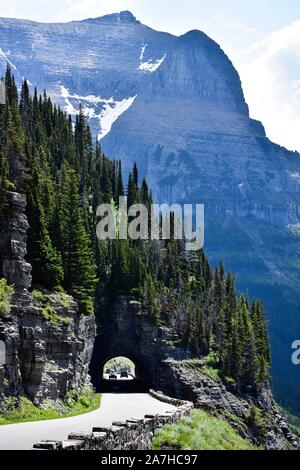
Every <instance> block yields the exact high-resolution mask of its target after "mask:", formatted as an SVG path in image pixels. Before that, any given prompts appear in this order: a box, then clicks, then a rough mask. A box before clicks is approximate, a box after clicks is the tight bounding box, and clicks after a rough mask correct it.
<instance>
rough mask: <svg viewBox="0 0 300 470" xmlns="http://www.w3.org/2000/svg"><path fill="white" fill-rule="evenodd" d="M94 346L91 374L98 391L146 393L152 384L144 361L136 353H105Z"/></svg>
mask: <svg viewBox="0 0 300 470" xmlns="http://www.w3.org/2000/svg"><path fill="white" fill-rule="evenodd" d="M97 343H98V342H97V338H96V344H95V346H94V354H93V357H92V361H91V363H90V376H91V379H92V384H93V387H94V388H95V389H96V391H97V392H100V393H102V392H116V393H118V392H119V393H131V392H132V393H139V392H141V393H144V392H147V391H148V390H149V389H150V388H151V387H152V384H151V383H150V379H149V373H148V371H147V368H146V367H145V365H144V363H143V361H142V360H141V358H140V357H139V356H135V355H134V354H126V353H125V354H124V353H123V354H122V352H119V354H118V352H116V355H113V354H105V352H104V351H103V349H102V348H101V349H100V350H99V349H98V348H97Z"/></svg>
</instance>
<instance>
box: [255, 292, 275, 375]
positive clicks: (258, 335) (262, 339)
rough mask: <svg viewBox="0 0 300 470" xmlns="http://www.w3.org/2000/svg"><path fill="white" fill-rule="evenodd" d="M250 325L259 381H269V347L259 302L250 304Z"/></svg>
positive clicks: (261, 306)
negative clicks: (254, 342)
mask: <svg viewBox="0 0 300 470" xmlns="http://www.w3.org/2000/svg"><path fill="white" fill-rule="evenodd" d="M252 323H253V330H254V336H255V339H256V347H257V354H258V363H259V377H260V380H261V381H266V380H269V378H270V376H269V372H268V371H269V369H270V363H271V355H270V346H269V340H268V332H267V325H266V320H265V314H264V310H263V305H262V303H261V302H260V301H259V300H255V301H253V304H252Z"/></svg>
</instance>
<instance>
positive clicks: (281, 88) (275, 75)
mask: <svg viewBox="0 0 300 470" xmlns="http://www.w3.org/2000/svg"><path fill="white" fill-rule="evenodd" d="M239 71H240V74H241V78H242V82H243V87H244V91H245V95H246V99H247V101H248V103H249V105H250V112H251V115H252V117H254V118H256V119H259V120H261V121H262V122H263V124H264V125H265V127H266V131H267V134H268V137H270V138H271V139H272V140H273V141H275V142H277V143H279V144H281V145H284V146H286V147H288V148H290V149H292V150H300V132H299V129H300V112H299V111H300V20H299V21H296V22H294V23H292V24H290V25H288V26H286V27H285V28H283V29H281V30H279V31H276V32H274V33H272V34H271V35H269V36H267V38H266V39H265V40H264V41H262V42H260V43H257V44H255V45H254V46H252V47H251V48H249V49H248V50H247V51H246V54H245V58H244V62H243V64H241V65H240V67H239Z"/></svg>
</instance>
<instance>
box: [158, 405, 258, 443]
mask: <svg viewBox="0 0 300 470" xmlns="http://www.w3.org/2000/svg"><path fill="white" fill-rule="evenodd" d="M152 444H153V449H154V450H167V449H170V450H256V448H255V447H254V446H253V445H252V444H251V443H249V442H248V441H246V440H245V439H242V438H241V437H240V436H239V435H238V434H237V433H236V431H235V430H234V429H233V428H232V427H231V426H230V425H229V424H227V423H225V422H224V421H222V420H220V419H218V418H215V417H213V416H211V415H210V414H209V413H207V412H205V411H201V410H194V411H192V412H191V414H190V415H189V416H188V417H185V418H183V419H182V420H180V421H179V422H178V423H176V424H172V425H167V426H165V427H163V428H162V429H159V430H158V431H156V433H155V436H154V438H153V443H152Z"/></svg>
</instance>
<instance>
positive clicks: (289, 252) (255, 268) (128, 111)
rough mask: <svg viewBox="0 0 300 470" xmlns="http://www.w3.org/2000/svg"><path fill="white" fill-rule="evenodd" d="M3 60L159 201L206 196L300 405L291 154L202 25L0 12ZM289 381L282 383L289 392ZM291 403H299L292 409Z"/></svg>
mask: <svg viewBox="0 0 300 470" xmlns="http://www.w3.org/2000/svg"><path fill="white" fill-rule="evenodd" d="M0 47H1V50H0V52H1V53H0V67H1V68H2V70H4V68H5V66H6V63H7V62H9V63H10V64H11V66H12V68H13V71H14V74H15V75H16V78H17V80H18V81H20V80H21V79H22V77H27V78H28V79H29V80H30V82H31V83H32V84H34V85H37V86H38V88H39V90H40V91H43V90H44V89H47V90H48V91H49V92H50V94H51V95H52V97H53V98H54V99H55V100H56V102H57V103H58V104H59V105H61V106H63V107H64V108H65V109H66V110H67V112H69V113H71V114H72V115H75V114H76V112H77V110H78V106H79V103H80V102H82V103H83V105H84V106H85V113H86V116H87V117H88V118H89V120H90V124H91V126H92V129H93V131H94V134H95V135H96V134H99V137H100V139H101V143H102V144H103V147H104V150H105V152H106V153H107V154H108V155H111V156H113V157H116V158H121V159H122V162H123V168H124V169H125V171H126V172H128V170H129V168H131V166H132V164H133V162H134V161H137V162H138V164H139V168H140V172H141V176H142V175H143V176H147V178H148V180H149V183H150V185H151V188H152V189H153V190H154V193H155V198H156V201H159V202H175V201H178V202H187V203H195V202H196V203H204V204H205V217H206V219H205V221H206V223H205V243H206V246H205V248H206V252H207V254H208V256H209V259H210V261H211V262H212V263H217V262H219V260H220V259H222V260H223V261H224V262H225V264H226V267H227V268H228V269H230V270H232V271H233V272H234V273H235V275H236V280H237V284H238V287H239V288H240V289H241V290H243V291H248V292H249V294H250V296H252V297H254V296H257V297H261V298H262V299H263V301H264V303H265V305H266V307H267V311H268V315H269V318H270V333H271V340H272V345H273V354H272V355H273V378H274V380H273V386H274V389H275V390H276V392H277V396H278V397H280V398H281V399H282V400H283V401H285V402H286V403H287V402H288V399H289V404H293V405H294V407H295V408H296V407H297V406H298V407H299V394H298V387H297V383H299V380H300V369H299V367H298V368H297V367H295V366H293V365H292V362H291V344H292V342H293V341H294V340H295V339H297V337H299V320H298V318H299V315H298V314H299V309H300V303H299V299H300V296H299V290H300V288H299V260H300V252H299V234H300V230H299V226H300V220H299V219H300V215H299V214H300V212H299V209H300V191H299V189H300V159H299V154H298V153H296V152H289V151H288V150H286V149H284V148H281V147H280V146H278V145H275V144H273V143H272V142H270V141H269V140H268V138H267V137H266V135H265V131H264V128H263V125H262V124H261V123H259V122H257V121H254V120H253V119H250V117H249V110H248V106H247V104H246V102H245V99H244V95H243V91H242V87H241V82H240V79H239V76H238V73H237V72H236V70H235V69H234V67H233V65H232V63H231V62H230V60H229V58H228V57H227V56H226V55H225V53H224V52H223V51H222V49H221V48H220V47H219V46H218V45H217V44H216V43H215V42H214V41H213V40H211V39H210V38H208V37H207V36H206V35H205V34H204V33H202V32H200V31H190V32H189V33H187V34H185V35H183V36H181V37H175V36H172V35H170V34H166V33H162V32H157V31H154V30H153V29H151V28H148V27H147V26H145V25H143V24H141V23H140V22H139V21H138V20H136V18H135V17H134V16H133V15H132V14H131V13H129V12H123V13H121V14H113V15H108V16H105V17H102V18H95V19H87V20H84V21H80V22H71V23H67V24H39V23H34V22H30V21H21V20H14V19H1V20H0ZM287 389H288V393H287ZM299 411H300V410H299Z"/></svg>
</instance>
